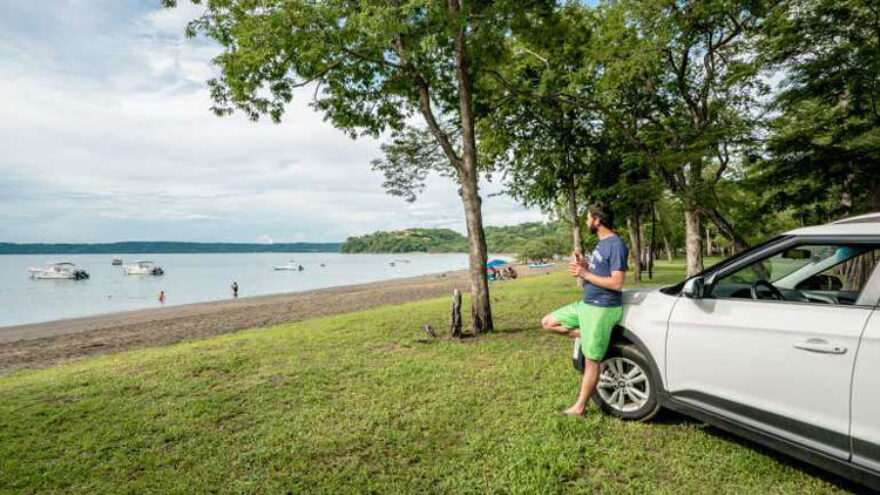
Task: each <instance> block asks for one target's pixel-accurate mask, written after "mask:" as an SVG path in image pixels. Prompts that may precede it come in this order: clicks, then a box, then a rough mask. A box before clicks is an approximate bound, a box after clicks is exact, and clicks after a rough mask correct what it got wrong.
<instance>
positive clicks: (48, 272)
mask: <svg viewBox="0 0 880 495" xmlns="http://www.w3.org/2000/svg"><path fill="white" fill-rule="evenodd" d="M28 272H30V274H31V278H32V279H35V280H86V279H88V278H89V274H88V273H87V272H86V271H85V270H80V269H77V268H76V265H74V264H73V263H70V262H68V261H59V262H57V263H53V264H52V265H51V266H48V267H46V268H28Z"/></svg>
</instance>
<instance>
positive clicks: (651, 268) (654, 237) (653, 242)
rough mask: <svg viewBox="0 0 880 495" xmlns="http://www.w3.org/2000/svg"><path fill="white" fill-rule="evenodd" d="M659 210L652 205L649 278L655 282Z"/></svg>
mask: <svg viewBox="0 0 880 495" xmlns="http://www.w3.org/2000/svg"><path fill="white" fill-rule="evenodd" d="M656 231H657V210H656V209H655V208H654V205H651V242H650V244H649V245H648V278H649V279H650V280H654V252H655V251H656V249H657V235H656V234H657V232H656Z"/></svg>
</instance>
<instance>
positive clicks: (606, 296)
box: [584, 234, 627, 306]
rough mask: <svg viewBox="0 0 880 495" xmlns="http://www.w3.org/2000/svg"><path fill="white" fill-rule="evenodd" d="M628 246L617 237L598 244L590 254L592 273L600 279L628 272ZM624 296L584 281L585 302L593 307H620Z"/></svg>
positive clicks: (603, 240)
mask: <svg viewBox="0 0 880 495" xmlns="http://www.w3.org/2000/svg"><path fill="white" fill-rule="evenodd" d="M626 255H627V249H626V244H624V243H623V241H622V240H621V239H620V237H618V236H617V234H614V235H610V236H608V237H606V238H604V239H602V240H600V241H599V243H598V244H596V249H594V250H593V252H592V253H591V254H590V259H589V260H588V264H589V267H590V273H593V274H595V275H598V276H600V277H610V276H611V272H625V271H626V268H627V266H626ZM621 296H622V294H621V293H620V292H618V291H616V290H610V289H604V288H602V287H598V286H595V285H593V284H591V283H590V282H587V281H586V280H585V281H584V302H585V303H587V304H592V305H593V306H620V305H621V304H622V303H623V298H622V297H621Z"/></svg>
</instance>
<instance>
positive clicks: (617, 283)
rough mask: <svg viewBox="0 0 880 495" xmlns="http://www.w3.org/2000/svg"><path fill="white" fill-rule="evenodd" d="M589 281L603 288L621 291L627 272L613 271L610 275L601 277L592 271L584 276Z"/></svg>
mask: <svg viewBox="0 0 880 495" xmlns="http://www.w3.org/2000/svg"><path fill="white" fill-rule="evenodd" d="M581 278H583V279H584V280H586V281H587V282H589V283H591V284H593V285H595V286H598V287H602V288H603V289H608V290H613V291H617V292H620V291H622V290H623V281H624V279H625V278H626V272H621V271H613V272H611V276H610V277H600V276H599V275H595V274H593V273H590V272H586V273H585V274H584V276H583V277H581Z"/></svg>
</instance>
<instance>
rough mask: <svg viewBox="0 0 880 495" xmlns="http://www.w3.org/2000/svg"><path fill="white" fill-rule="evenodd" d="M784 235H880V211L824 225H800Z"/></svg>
mask: <svg viewBox="0 0 880 495" xmlns="http://www.w3.org/2000/svg"><path fill="white" fill-rule="evenodd" d="M786 235H880V212H877V213H867V214H865V215H858V216H855V217H847V218H842V219H840V220H837V221H834V222H831V223H828V224H825V225H814V226H812V227H802V228H800V229H795V230H792V231H789V232H786Z"/></svg>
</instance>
